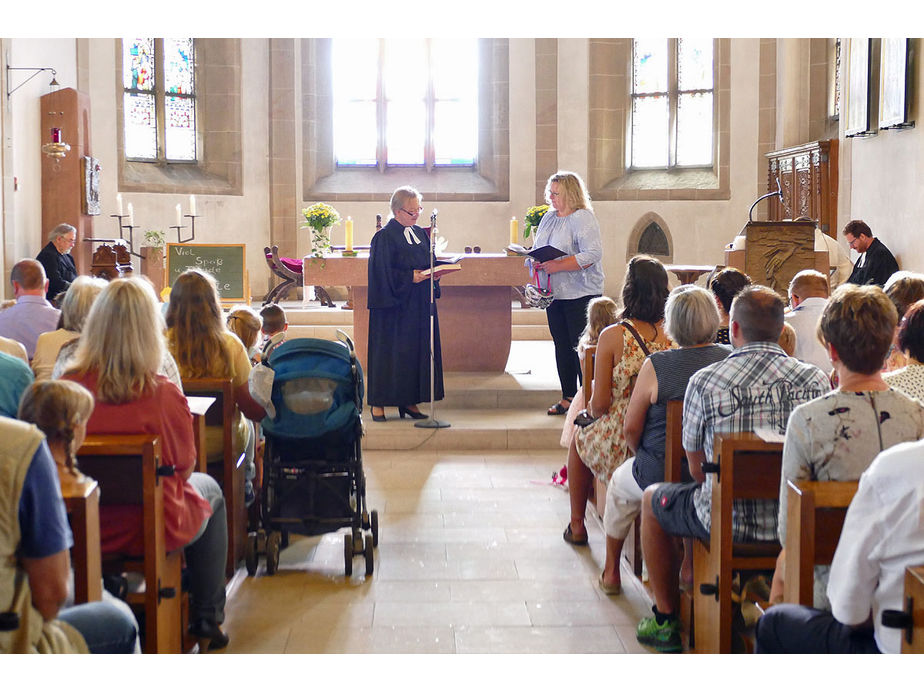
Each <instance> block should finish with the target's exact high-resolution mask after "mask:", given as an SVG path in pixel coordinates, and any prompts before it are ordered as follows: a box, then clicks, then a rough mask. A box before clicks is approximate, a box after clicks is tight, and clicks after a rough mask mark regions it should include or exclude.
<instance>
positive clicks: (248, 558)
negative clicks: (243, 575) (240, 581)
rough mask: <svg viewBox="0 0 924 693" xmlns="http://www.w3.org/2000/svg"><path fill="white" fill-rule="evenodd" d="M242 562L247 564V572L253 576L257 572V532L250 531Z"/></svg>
mask: <svg viewBox="0 0 924 693" xmlns="http://www.w3.org/2000/svg"><path fill="white" fill-rule="evenodd" d="M244 562H245V563H246V565H247V574H248V575H249V576H250V577H253V576H254V575H256V574H257V564H258V562H259V557H258V555H257V534H256V532H252V533H251V534H250V535H249V536H248V537H247V550H246V552H245V554H244Z"/></svg>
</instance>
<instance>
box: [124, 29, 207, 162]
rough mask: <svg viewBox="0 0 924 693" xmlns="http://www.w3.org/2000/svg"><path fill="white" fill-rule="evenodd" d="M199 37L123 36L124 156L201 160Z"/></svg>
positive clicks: (154, 159)
mask: <svg viewBox="0 0 924 693" xmlns="http://www.w3.org/2000/svg"><path fill="white" fill-rule="evenodd" d="M195 66H196V62H195V41H194V39H191V38H174V39H170V38H165V39H154V38H131V39H122V87H123V89H122V98H123V100H124V103H123V112H124V118H123V122H124V138H125V158H126V159H135V160H140V161H176V162H195V161H196V80H195Z"/></svg>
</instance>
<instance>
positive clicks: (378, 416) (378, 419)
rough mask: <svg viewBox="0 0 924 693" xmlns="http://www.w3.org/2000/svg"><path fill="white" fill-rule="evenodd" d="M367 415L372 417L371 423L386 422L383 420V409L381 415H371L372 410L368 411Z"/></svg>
mask: <svg viewBox="0 0 924 693" xmlns="http://www.w3.org/2000/svg"><path fill="white" fill-rule="evenodd" d="M369 414H370V415H371V416H372V420H373V421H380V422H381V421H387V420H388V419H386V418H385V410H384V409H382V413H381V414H373V413H372V409H369ZM401 418H404V417H401Z"/></svg>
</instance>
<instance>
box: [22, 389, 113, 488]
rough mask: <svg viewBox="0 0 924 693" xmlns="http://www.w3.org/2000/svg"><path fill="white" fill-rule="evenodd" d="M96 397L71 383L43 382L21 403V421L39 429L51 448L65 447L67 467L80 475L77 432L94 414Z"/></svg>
mask: <svg viewBox="0 0 924 693" xmlns="http://www.w3.org/2000/svg"><path fill="white" fill-rule="evenodd" d="M94 406H95V405H94V402H93V395H92V394H90V391H89V390H88V389H87V388H85V387H84V386H83V385H80V384H79V383H74V382H71V381H70V380H42V381H39V382H36V383H32V384H31V385H29V387H27V388H26V391H25V392H23V393H22V399H21V400H19V413H18V414H17V416H18V418H19V419H20V420H21V421H27V422H29V423H33V424H35V425H36V426H38V428H39V430H40V431H41V432H42V433H44V434H45V438H46V439H47V440H48V443H49V444H53V443H61V444H62V445H63V447H64V452H65V455H66V458H65V462H64V464H65V466H66V467H67V469H68V471H70V472H71V473H76V470H77V465H76V462H77V460H76V453H77V451H76V450H75V449H74V431H76V430H77V427H78V426H79V425H80V424H82V423H86V422H87V420H89V418H90V414H92V413H93V407H94Z"/></svg>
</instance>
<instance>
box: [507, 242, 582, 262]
mask: <svg viewBox="0 0 924 693" xmlns="http://www.w3.org/2000/svg"><path fill="white" fill-rule="evenodd" d="M507 250H509V251H510V252H512V253H516V254H517V255H528V256H529V257H531V258H532V259H533V260H535V261H536V262H548V261H549V260H554V259H555V258H559V257H564V256H565V255H567V254H568V253H566V252H565V251H564V250H559V249H558V248H556V247H555V246H554V245H543V246H540V247H539V248H533V249H531V250H530V249H527V248H524V247H523V246H522V245H518V244H516V243H511V244H510V245H508V246H507Z"/></svg>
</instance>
